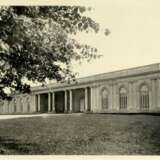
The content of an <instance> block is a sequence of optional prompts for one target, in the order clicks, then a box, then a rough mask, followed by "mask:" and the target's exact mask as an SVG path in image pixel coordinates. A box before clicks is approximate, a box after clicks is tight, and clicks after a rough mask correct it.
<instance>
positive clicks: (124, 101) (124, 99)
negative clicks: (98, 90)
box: [119, 88, 128, 109]
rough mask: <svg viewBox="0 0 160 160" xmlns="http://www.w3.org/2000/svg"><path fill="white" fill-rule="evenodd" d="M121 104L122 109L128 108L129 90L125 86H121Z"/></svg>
mask: <svg viewBox="0 0 160 160" xmlns="http://www.w3.org/2000/svg"><path fill="white" fill-rule="evenodd" d="M119 92H120V93H119V104H120V109H126V108H127V103H128V102H127V90H126V89H125V88H121V89H120V91H119Z"/></svg>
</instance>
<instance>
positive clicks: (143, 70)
mask: <svg viewBox="0 0 160 160" xmlns="http://www.w3.org/2000/svg"><path fill="white" fill-rule="evenodd" d="M158 72H160V63H155V64H150V65H145V66H139V67H134V68H129V69H123V70H118V71H113V72H107V73H102V74H96V75H92V76H87V77H83V78H78V79H76V82H74V81H72V82H71V83H70V84H68V83H67V82H63V83H51V84H48V85H47V86H44V87H42V86H37V87H32V88H31V90H32V91H36V90H42V89H48V88H61V87H66V86H72V85H78V84H85V83H91V82H95V81H101V80H113V79H118V78H125V77H131V76H135V75H144V74H151V73H158Z"/></svg>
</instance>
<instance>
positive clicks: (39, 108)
mask: <svg viewBox="0 0 160 160" xmlns="http://www.w3.org/2000/svg"><path fill="white" fill-rule="evenodd" d="M40 98H41V95H40V94H38V112H40V110H41V103H40V101H41V99H40Z"/></svg>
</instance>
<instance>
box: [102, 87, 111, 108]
mask: <svg viewBox="0 0 160 160" xmlns="http://www.w3.org/2000/svg"><path fill="white" fill-rule="evenodd" d="M101 97H102V101H101V102H102V108H103V109H108V107H109V106H108V92H107V90H106V89H103V90H102V93H101Z"/></svg>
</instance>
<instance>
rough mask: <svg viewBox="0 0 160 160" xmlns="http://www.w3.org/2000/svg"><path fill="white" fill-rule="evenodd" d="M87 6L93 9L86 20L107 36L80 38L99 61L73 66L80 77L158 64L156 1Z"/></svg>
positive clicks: (96, 0) (159, 4) (100, 0)
mask: <svg viewBox="0 0 160 160" xmlns="http://www.w3.org/2000/svg"><path fill="white" fill-rule="evenodd" d="M90 2H91V1H90ZM90 4H91V6H92V7H93V8H94V10H93V11H92V12H90V13H89V14H90V16H92V17H93V18H94V19H95V20H96V21H97V22H99V23H100V25H101V26H102V27H108V28H109V30H110V31H111V34H110V35H109V36H107V37H105V36H103V35H101V34H100V35H92V36H91V35H86V36H85V35H83V36H81V40H82V41H84V42H85V41H86V42H87V43H90V44H93V45H94V46H96V47H97V48H98V51H99V53H100V54H102V55H103V57H102V58H101V59H97V60H94V61H92V62H91V63H84V64H83V65H81V66H75V67H74V68H75V71H78V72H79V76H80V77H82V76H87V75H93V74H97V73H103V72H108V71H114V70H119V69H125V68H130V67H136V66H141V65H147V64H151V63H157V62H160V1H159V0H92V3H90ZM87 5H89V3H88V4H87Z"/></svg>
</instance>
